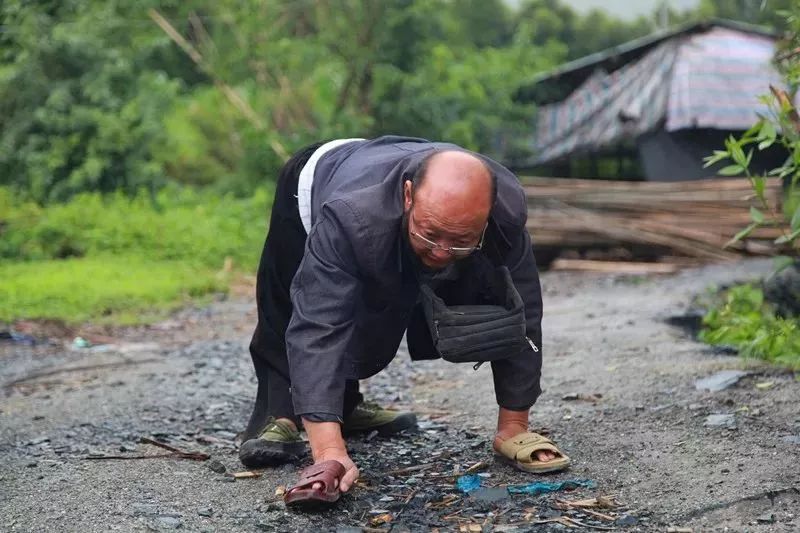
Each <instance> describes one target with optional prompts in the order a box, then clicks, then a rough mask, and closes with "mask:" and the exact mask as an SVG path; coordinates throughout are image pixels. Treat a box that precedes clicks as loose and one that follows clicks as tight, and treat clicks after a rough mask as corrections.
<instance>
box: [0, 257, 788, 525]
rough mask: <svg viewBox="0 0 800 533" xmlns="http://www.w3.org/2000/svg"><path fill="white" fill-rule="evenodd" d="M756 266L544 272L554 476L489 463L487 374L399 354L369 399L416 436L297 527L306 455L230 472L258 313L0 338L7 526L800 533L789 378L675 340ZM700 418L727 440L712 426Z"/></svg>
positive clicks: (545, 412) (368, 457) (369, 390)
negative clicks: (593, 504) (411, 422)
mask: <svg viewBox="0 0 800 533" xmlns="http://www.w3.org/2000/svg"><path fill="white" fill-rule="evenodd" d="M770 268H771V263H770V262H769V261H744V262H741V263H736V264H732V265H719V266H710V267H704V268H700V269H693V270H686V271H683V272H682V273H680V274H678V275H675V276H670V277H630V276H628V277H623V276H608V275H591V274H567V273H546V274H545V275H544V276H543V278H542V283H543V287H544V293H545V325H544V327H545V346H544V361H545V366H544V374H543V378H542V385H543V389H544V393H543V394H542V397H541V398H540V400H539V402H537V404H536V405H535V406H534V408H533V409H532V426H533V427H534V428H535V429H537V430H539V431H540V432H543V433H547V434H548V435H549V436H550V437H551V438H553V439H554V440H555V441H556V442H557V443H558V444H559V446H560V447H561V448H562V449H563V450H564V451H565V452H566V453H567V454H568V455H569V456H570V457H571V458H572V461H573V463H572V466H571V468H570V470H568V471H567V472H562V473H558V474H551V475H540V476H536V475H531V474H527V473H523V472H519V471H516V470H512V469H510V468H509V467H508V466H507V465H505V464H503V463H501V462H499V461H495V459H494V457H493V453H492V451H491V445H490V443H491V439H492V436H493V427H494V424H495V420H496V418H495V417H496V404H495V401H494V394H493V389H492V380H491V370H490V368H488V366H485V367H481V368H480V369H479V370H477V371H475V370H473V369H472V367H471V366H469V365H451V364H447V363H444V362H442V361H429V362H421V363H414V364H413V365H412V364H411V362H410V361H409V358H408V356H407V353H406V352H405V350H404V349H401V350H400V352H399V354H398V357H397V358H396V359H395V361H394V362H393V363H392V365H391V366H390V367H389V368H388V369H387V370H386V371H384V372H382V373H380V374H378V376H376V377H375V378H372V379H370V380H367V381H365V382H364V389H365V392H366V395H367V397H368V398H369V399H372V400H377V401H379V402H382V403H384V404H389V405H392V406H394V407H397V408H402V409H410V410H413V411H415V412H417V413H418V415H419V418H420V430H419V431H418V432H416V433H413V434H407V435H400V436H397V437H394V438H390V439H384V438H381V437H377V436H375V435H363V436H359V437H356V438H352V439H350V440H349V446H350V449H351V452H352V455H353V458H354V460H355V461H356V463H357V464H358V465H359V466H360V468H361V472H362V479H361V481H360V483H359V485H358V487H357V488H356V489H355V490H354V491H352V492H351V493H349V494H347V495H345V496H344V497H343V498H342V500H341V501H340V502H339V505H337V507H335V508H334V509H332V510H328V511H325V512H322V513H315V514H301V513H292V512H289V511H287V510H286V508H285V507H284V505H283V503H282V499H281V497H280V494H281V491H282V490H283V489H284V488H285V487H286V486H287V485H291V483H292V482H293V481H294V479H295V476H296V472H297V468H298V466H302V464H307V462H308V460H306V461H305V463H302V464H301V465H285V466H283V467H280V468H277V469H271V470H266V471H263V472H261V473H260V474H261V475H260V476H259V477H255V478H239V479H237V478H234V477H232V476H231V474H232V473H236V472H240V471H243V470H245V469H244V467H242V466H241V464H240V463H239V462H238V459H237V446H238V444H239V443H238V433H239V431H240V430H241V429H242V428H243V426H244V424H245V422H246V420H247V417H248V416H249V413H250V408H251V401H252V398H253V396H254V394H255V389H256V383H255V378H254V376H253V371H252V368H251V364H250V361H249V355H248V353H247V343H248V341H249V336H250V333H251V331H252V327H253V326H254V324H255V309H254V304H253V301H252V299H251V298H249V297H245V296H234V297H232V298H230V299H228V300H226V301H220V302H215V303H213V304H211V305H209V306H207V307H204V308H198V309H186V310H184V311H181V312H180V313H177V314H176V315H174V316H173V317H171V318H170V319H169V320H167V321H164V322H162V323H159V324H156V325H153V326H149V327H139V328H117V329H113V330H110V329H105V330H103V329H101V328H93V327H86V328H83V329H82V330H81V331H79V333H81V332H82V333H83V334H84V336H85V338H87V339H89V340H92V339H94V340H95V341H97V342H99V341H102V342H103V343H104V344H98V345H96V346H92V347H84V348H79V347H75V346H73V345H72V337H71V336H70V337H63V336H61V337H59V336H55V337H50V340H49V341H48V342H45V343H42V344H36V345H28V344H25V343H23V342H19V341H12V340H8V339H6V340H0V384H2V386H3V388H2V391H1V392H0V487H2V490H0V531H36V532H47V531H65V530H67V531H86V532H90V531H153V530H155V531H162V530H172V529H182V530H188V531H341V532H345V531H360V530H362V529H363V530H384V531H386V530H390V529H391V531H426V530H434V529H438V530H440V531H459V530H460V531H562V530H566V529H571V527H570V526H572V527H575V528H577V529H583V528H586V529H587V530H588V528H589V527H592V528H594V529H597V530H602V529H601V528H614V529H616V530H626V531H668V530H669V529H670V528H675V529H676V530H678V531H680V530H681V529H680V528H690V529H692V530H694V531H752V532H761V531H797V530H800V516H798V513H800V409H799V408H798V405H799V404H800V381H798V380H797V379H796V378H795V376H793V375H792V374H791V373H787V372H785V371H783V370H781V369H779V368H774V367H769V366H765V365H762V364H760V363H756V362H747V361H743V360H741V359H739V358H737V357H732V356H730V355H729V354H728V353H727V352H726V351H725V350H717V349H714V348H711V347H708V346H705V345H703V344H700V343H698V342H697V341H695V340H693V339H692V338H691V336H690V335H688V334H687V333H686V332H685V331H684V330H682V329H679V328H676V327H674V326H672V325H670V323H680V320H677V321H676V320H675V319H674V317H676V316H682V315H684V314H685V313H686V312H687V311H688V310H689V309H690V307H691V302H692V299H693V297H695V296H696V295H697V294H700V293H703V292H704V291H706V290H707V289H708V287H709V286H712V285H724V284H728V283H731V282H734V281H738V280H751V279H756V278H759V277H761V276H763V275H764V274H765V273H767V272H768V271H769V270H770ZM670 319H672V320H670ZM34 331H35V328H34ZM51 333H53V332H51ZM68 333H69V335H72V334H74V333H75V331H69V332H68ZM728 369H738V370H744V371H746V372H747V375H745V376H744V377H742V378H741V379H740V380H739V381H738V382H737V383H735V384H734V385H732V386H730V387H729V388H727V389H724V390H722V391H718V392H708V391H704V390H698V389H697V388H696V387H695V381H696V380H697V379H699V378H704V377H708V376H710V375H712V374H714V373H715V372H717V371H720V370H728ZM709 415H730V416H727V417H724V416H723V417H719V416H718V417H711V418H708V417H709ZM714 420H717V421H718V422H719V421H722V422H719V423H721V425H718V426H712V425H708V422H709V421H714ZM142 437H147V438H150V439H154V440H157V441H160V442H163V443H166V444H168V445H171V446H173V447H175V448H178V449H180V450H184V451H195V452H203V453H205V454H207V455H209V456H210V457H211V459H210V460H205V461H197V460H191V459H188V458H178V457H174V456H173V457H151V458H145V459H134V458H132V457H136V456H142V455H145V456H153V455H157V454H164V453H166V454H168V453H169V452H168V451H167V450H164V449H161V448H159V447H157V446H154V445H153V444H148V443H143V442H141V441H140V439H141V438H142ZM108 456H118V457H123V458H119V459H112V458H107V457H108ZM98 457H100V458H98ZM102 457H106V458H105V459H103V458H102ZM471 467H472V470H470V471H469V472H470V473H478V474H480V476H481V477H480V478H479V479H480V481H481V484H482V485H483V487H488V488H489V490H485V489H484V490H479V491H478V492H474V493H471V495H467V494H465V493H463V492H461V491H460V490H459V489H458V488H457V487H456V486H455V482H456V480H457V479H458V478H459V477H460V476H461V475H462V474H464V473H467V471H468V469H470V468H471ZM223 469H224V470H223ZM565 480H591V481H592V482H593V483H594V485H593V486H592V488H577V489H575V490H571V491H560V492H555V493H548V494H541V495H524V494H513V495H509V494H508V492H506V491H505V490H492V489H491V488H492V487H495V488H496V487H503V486H505V485H520V484H527V483H531V482H536V481H545V482H556V481H565ZM599 496H611V497H613V499H614V501H616V502H617V503H618V504H619V505H617V506H612V507H611V508H596V509H594V514H593V513H591V512H586V511H582V510H580V509H576V508H572V509H570V508H568V507H569V506H565V505H564V504H559V503H558V502H557V500H560V501H563V500H571V501H575V500H581V499H591V498H596V497H599ZM605 501H607V500H604V499H601V502H605ZM598 512H599V513H600V515H603V516H602V517H601V516H598V514H597V513H598ZM576 521H577V522H576ZM576 523H577V524H579V525H576Z"/></svg>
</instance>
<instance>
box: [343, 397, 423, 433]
mask: <svg viewBox="0 0 800 533" xmlns="http://www.w3.org/2000/svg"><path fill="white" fill-rule="evenodd" d="M416 427H417V415H415V414H414V413H403V412H400V411H392V410H390V409H383V408H382V407H381V406H379V405H378V404H375V403H373V402H362V403H360V404H358V405H357V406H356V408H355V409H354V410H353V412H352V413H350V414H349V415H348V416H347V417H346V418H345V419H344V423H343V424H342V433H344V434H345V435H352V434H354V433H363V432H368V431H377V432H378V435H380V436H382V437H386V436H389V435H394V434H395V433H400V432H401V431H403V430H404V429H412V428H413V429H416Z"/></svg>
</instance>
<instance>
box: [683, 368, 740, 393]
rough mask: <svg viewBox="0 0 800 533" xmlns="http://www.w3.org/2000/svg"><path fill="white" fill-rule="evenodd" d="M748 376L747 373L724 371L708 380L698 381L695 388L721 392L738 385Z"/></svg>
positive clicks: (709, 377)
mask: <svg viewBox="0 0 800 533" xmlns="http://www.w3.org/2000/svg"><path fill="white" fill-rule="evenodd" d="M746 375H747V372H742V371H741V370H723V371H721V372H717V373H716V374H712V375H710V376H708V377H707V378H703V379H698V380H697V381H695V383H694V386H695V387H696V388H697V390H707V391H709V392H719V391H722V390H725V389H727V388H729V387H732V386H733V385H736V383H738V382H739V380H740V379H742V378H743V377H744V376H746Z"/></svg>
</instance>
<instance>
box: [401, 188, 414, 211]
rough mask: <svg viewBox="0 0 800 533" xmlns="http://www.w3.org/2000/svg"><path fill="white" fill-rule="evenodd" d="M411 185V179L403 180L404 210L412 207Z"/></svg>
mask: <svg viewBox="0 0 800 533" xmlns="http://www.w3.org/2000/svg"><path fill="white" fill-rule="evenodd" d="M411 187H412V185H411V181H410V180H406V181H405V182H403V211H408V210H409V209H411V192H412V190H411Z"/></svg>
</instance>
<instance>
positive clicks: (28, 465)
mask: <svg viewBox="0 0 800 533" xmlns="http://www.w3.org/2000/svg"><path fill="white" fill-rule="evenodd" d="M25 466H27V467H28V468H36V467H37V466H39V463H37V462H36V461H31V462H30V463H28V464H26V465H25Z"/></svg>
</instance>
